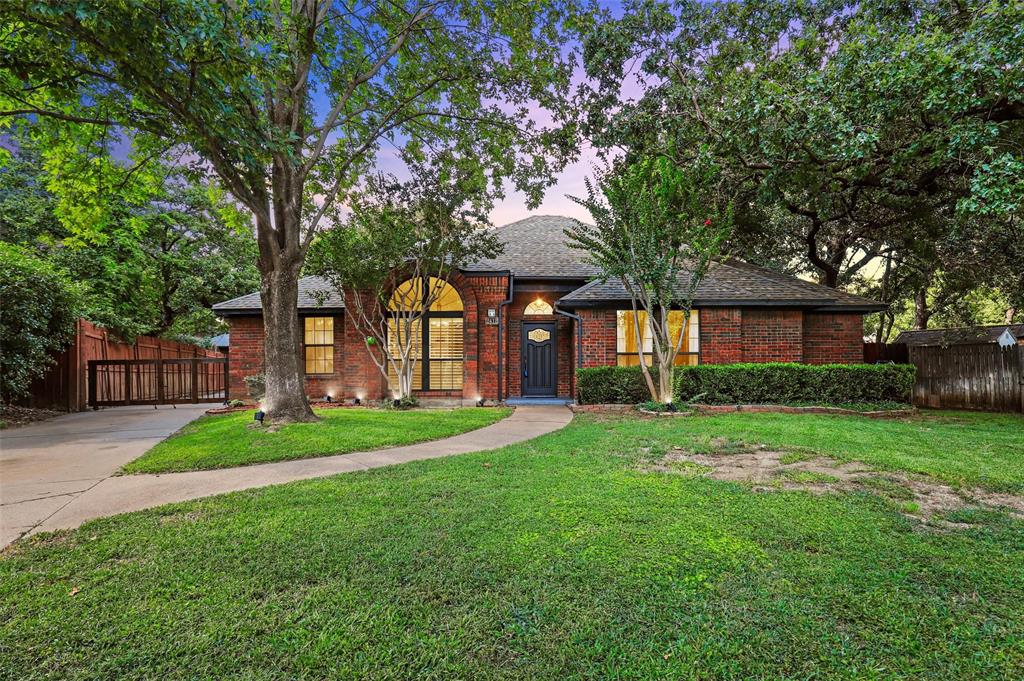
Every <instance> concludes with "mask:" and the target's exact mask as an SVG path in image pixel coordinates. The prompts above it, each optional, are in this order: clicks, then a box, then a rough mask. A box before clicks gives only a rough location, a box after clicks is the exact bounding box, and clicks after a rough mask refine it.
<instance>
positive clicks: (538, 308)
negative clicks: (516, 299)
mask: <svg viewBox="0 0 1024 681" xmlns="http://www.w3.org/2000/svg"><path fill="white" fill-rule="evenodd" d="M554 312H555V311H554V310H553V309H552V308H551V305H549V304H548V303H547V302H545V301H544V300H542V299H540V298H538V299H537V300H535V301H533V302H532V303H530V304H529V305H527V306H526V309H525V310H523V315H524V316H526V317H530V316H533V315H544V314H554Z"/></svg>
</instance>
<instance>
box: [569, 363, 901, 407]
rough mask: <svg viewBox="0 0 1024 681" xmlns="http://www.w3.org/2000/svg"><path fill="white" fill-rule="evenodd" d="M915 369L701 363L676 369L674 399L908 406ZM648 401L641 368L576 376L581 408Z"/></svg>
mask: <svg viewBox="0 0 1024 681" xmlns="http://www.w3.org/2000/svg"><path fill="white" fill-rule="evenodd" d="M914 378H915V368H914V367H913V366H912V365H909V364H788V363H771V364H702V365H699V366H694V367H678V368H676V372H675V395H676V399H678V400H679V401H681V402H690V401H697V402H702V403H705V404H793V403H806V402H811V403H814V404H821V405H829V404H844V403H852V402H902V403H909V402H910V396H911V391H912V390H913V387H914ZM649 399H650V393H649V392H648V391H647V385H646V384H645V383H644V377H643V374H642V373H641V372H640V367H619V366H610V367H593V368H589V369H579V370H577V372H576V400H577V401H578V402H579V403H580V404H637V403H640V402H644V401H646V400H649Z"/></svg>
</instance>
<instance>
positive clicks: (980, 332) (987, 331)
mask: <svg viewBox="0 0 1024 681" xmlns="http://www.w3.org/2000/svg"><path fill="white" fill-rule="evenodd" d="M1007 329H1009V331H1010V333H1011V334H1012V335H1013V336H1014V338H1016V339H1018V340H1020V339H1022V338H1024V324H995V325H993V326H959V327H954V328H950V329H922V330H920V331H903V332H902V333H900V335H899V336H897V337H896V340H895V341H893V342H894V343H899V344H901V345H914V346H919V345H942V346H945V345H973V344H975V343H995V342H996V341H998V340H999V337H1000V336H1002V335H1003V333H1004V332H1005V331H1006V330H1007Z"/></svg>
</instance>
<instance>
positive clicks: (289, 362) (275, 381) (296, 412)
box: [260, 260, 317, 423]
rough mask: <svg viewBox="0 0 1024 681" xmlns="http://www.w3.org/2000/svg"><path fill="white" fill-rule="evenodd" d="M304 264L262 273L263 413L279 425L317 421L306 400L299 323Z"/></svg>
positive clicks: (298, 261) (289, 263) (298, 262)
mask: <svg viewBox="0 0 1024 681" xmlns="http://www.w3.org/2000/svg"><path fill="white" fill-rule="evenodd" d="M301 268H302V262H301V260H297V261H295V262H282V263H281V266H280V267H278V268H275V269H267V270H264V271H263V272H262V273H261V275H262V276H261V277H260V294H261V296H262V299H263V351H264V362H263V366H264V375H265V376H266V395H265V396H264V397H263V411H264V412H266V414H267V418H268V419H270V420H271V421H273V422H275V423H292V422H297V421H305V422H308V421H316V420H317V418H316V416H315V415H314V414H313V410H312V409H310V408H309V401H308V400H307V399H306V389H305V378H304V377H305V371H304V367H303V363H302V352H301V350H302V333H303V328H302V325H301V323H300V319H299V304H298V298H299V272H300V270H301Z"/></svg>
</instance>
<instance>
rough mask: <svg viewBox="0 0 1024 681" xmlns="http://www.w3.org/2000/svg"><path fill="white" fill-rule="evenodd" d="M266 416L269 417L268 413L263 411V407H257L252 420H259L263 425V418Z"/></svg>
mask: <svg viewBox="0 0 1024 681" xmlns="http://www.w3.org/2000/svg"><path fill="white" fill-rule="evenodd" d="M266 417H267V415H266V414H264V413H263V410H262V409H257V410H256V413H255V414H253V415H252V420H253V421H259V422H260V425H261V426H262V425H263V419H265V418H266Z"/></svg>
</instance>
